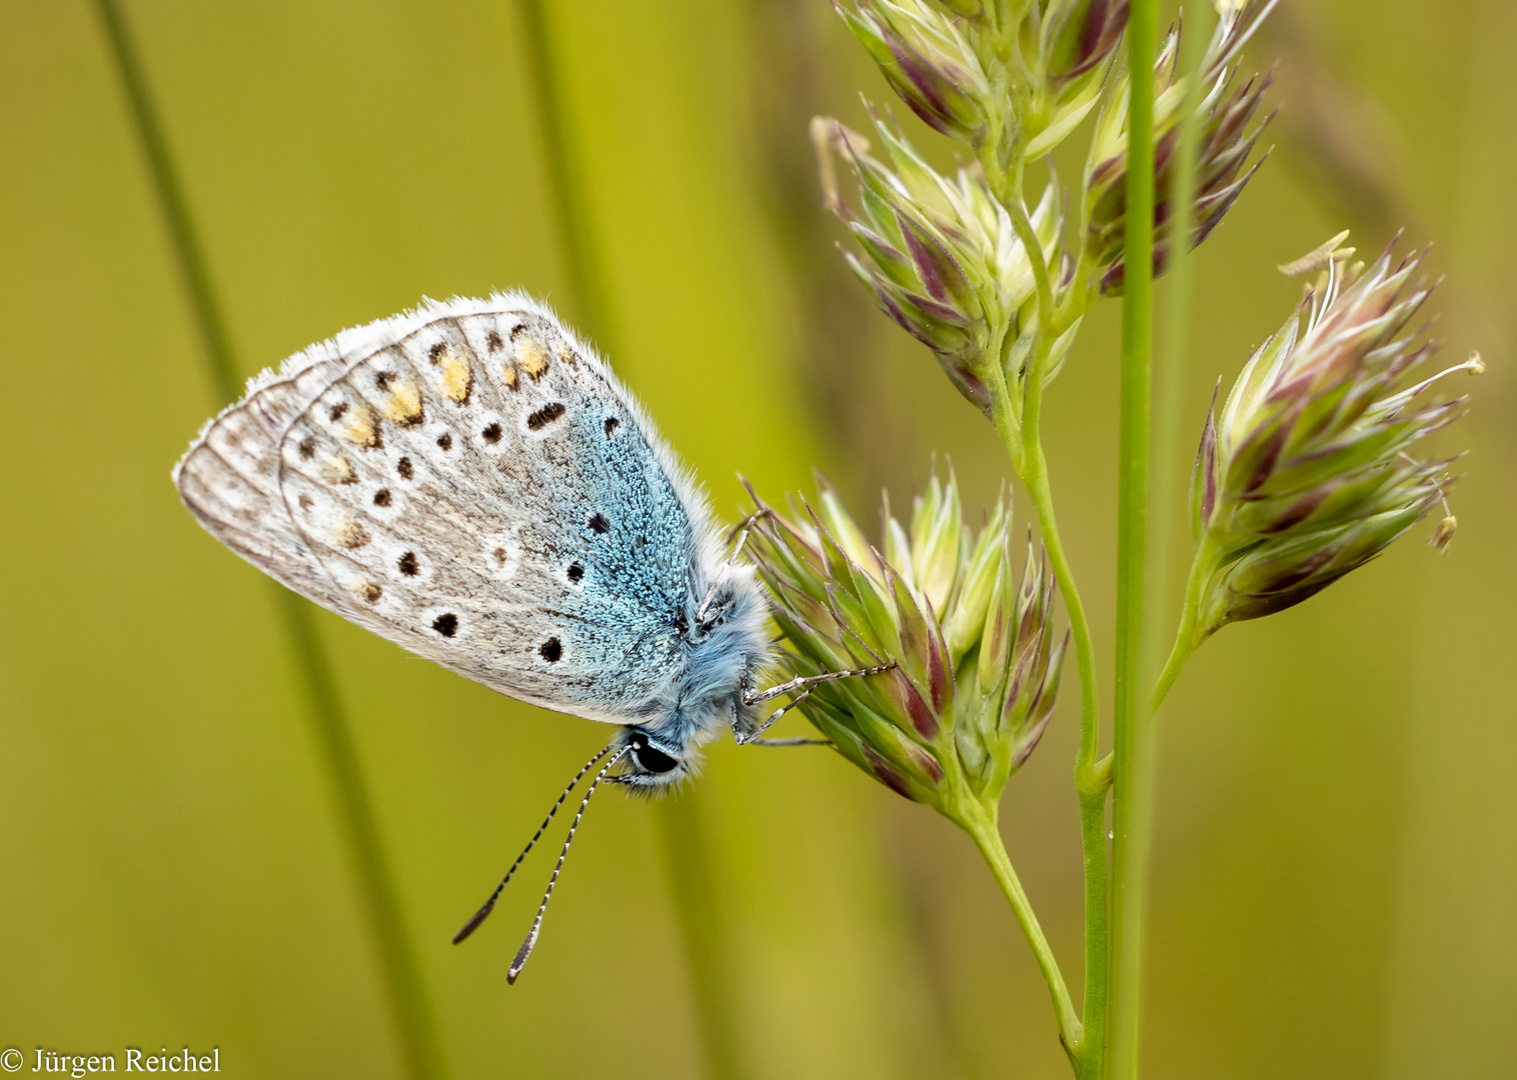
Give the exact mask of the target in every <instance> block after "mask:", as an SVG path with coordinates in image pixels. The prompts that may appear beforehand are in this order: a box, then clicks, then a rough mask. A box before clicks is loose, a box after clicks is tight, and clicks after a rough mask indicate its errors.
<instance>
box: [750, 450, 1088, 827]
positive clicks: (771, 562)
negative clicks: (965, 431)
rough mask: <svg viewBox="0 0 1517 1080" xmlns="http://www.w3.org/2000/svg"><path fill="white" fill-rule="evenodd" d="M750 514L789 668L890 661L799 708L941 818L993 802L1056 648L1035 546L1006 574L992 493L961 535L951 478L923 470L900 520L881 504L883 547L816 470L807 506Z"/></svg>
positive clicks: (1036, 710)
mask: <svg viewBox="0 0 1517 1080" xmlns="http://www.w3.org/2000/svg"><path fill="white" fill-rule="evenodd" d="M755 501H757V499H756V498H755ZM759 511H760V516H759V517H758V518H757V520H756V525H755V533H754V541H753V550H754V553H755V558H756V559H757V561H758V565H759V574H760V576H761V578H762V579H763V581H764V582H765V584H766V585H767V586H768V589H769V591H770V594H771V598H772V610H773V616H774V620H775V622H776V624H777V625H778V626H779V629H780V632H781V634H782V636H783V639H784V641H785V643H786V646H787V650H788V651H787V656H788V659H789V661H790V664H791V666H792V667H793V669H794V670H795V671H796V672H797V673H798V674H802V675H814V674H820V673H822V672H826V671H839V670H843V669H846V668H860V667H873V666H879V665H884V664H894V665H895V666H894V667H893V668H892V669H891V670H890V671H889V672H886V673H884V674H881V675H874V676H869V677H861V678H850V679H839V680H836V681H832V682H826V683H822V684H819V685H817V686H816V687H815V688H814V689H813V690H812V691H811V694H810V696H809V697H807V698H805V699H804V700H803V701H802V702H801V704H800V706H799V707H800V709H801V711H802V712H803V713H804V714H805V715H806V717H807V718H808V719H809V720H810V721H811V723H812V724H813V725H815V726H816V728H817V729H818V730H819V731H821V732H822V733H823V734H825V735H826V736H827V737H828V738H829V739H831V740H832V742H833V744H834V745H835V746H836V747H837V749H838V751H839V752H840V753H841V754H843V756H844V757H846V758H848V759H849V760H850V761H852V762H853V763H854V764H855V765H857V766H858V767H859V768H861V769H863V770H864V771H865V772H867V773H868V774H869V775H871V776H873V777H874V778H875V779H877V780H879V781H880V782H881V783H883V784H885V785H887V786H888V787H890V788H891V789H893V790H894V791H896V792H898V793H900V794H901V795H904V796H905V797H907V798H909V799H913V800H915V801H917V802H923V803H927V804H929V805H932V806H934V807H936V808H937V809H939V810H940V811H942V812H943V813H945V814H948V815H949V816H950V817H955V818H958V817H960V816H962V812H961V808H962V807H963V806H965V805H967V802H966V800H975V801H977V802H979V803H980V804H981V805H982V806H983V807H986V808H988V809H989V810H990V812H991V813H992V814H993V813H994V806H995V804H996V802H997V801H998V800H999V797H1000V793H1001V790H1002V788H1003V787H1004V786H1005V784H1006V780H1007V778H1008V777H1009V776H1010V775H1011V774H1012V773H1013V772H1015V771H1016V769H1017V768H1018V767H1020V766H1021V764H1022V763H1023V762H1024V761H1026V759H1027V756H1028V755H1029V754H1031V753H1032V750H1033V748H1034V747H1036V746H1037V743H1038V740H1039V739H1040V738H1041V737H1042V734H1043V731H1044V730H1045V728H1046V727H1047V725H1048V721H1049V719H1050V717H1051V716H1052V713H1053V706H1054V699H1055V696H1056V694H1057V692H1058V684H1059V674H1060V670H1061V668H1062V664H1063V656H1064V644H1063V643H1062V642H1061V643H1057V644H1056V643H1054V641H1053V638H1052V632H1051V629H1050V625H1049V616H1050V611H1051V608H1052V604H1053V594H1054V585H1053V583H1052V580H1051V578H1050V576H1049V574H1048V573H1047V570H1046V567H1045V566H1044V564H1043V561H1042V558H1041V556H1036V555H1033V554H1031V553H1030V554H1029V559H1028V563H1027V566H1026V569H1025V570H1024V572H1023V575H1022V577H1021V579H1020V582H1019V581H1018V579H1017V578H1016V577H1015V576H1014V574H1013V572H1012V565H1011V559H1010V557H1009V544H1008V539H1007V534H1008V529H1009V526H1010V521H1009V516H1008V510H1007V507H1006V505H1005V503H1004V502H999V503H997V505H996V506H995V507H994V509H993V510H992V511H991V513H990V515H989V517H988V519H987V521H986V523H985V525H984V527H983V528H982V529H980V530H979V531H978V533H973V534H972V533H971V530H970V529H968V528H967V527H966V526H965V524H964V521H963V515H962V508H961V505H960V499H959V493H958V486H957V484H956V483H955V482H954V480H953V478H952V476H951V475H950V476H949V479H948V480H947V481H946V483H945V482H942V481H940V480H938V479H937V478H936V477H934V478H933V479H932V481H931V482H930V483H929V484H928V486H927V489H926V491H925V492H923V493H922V494H921V495H920V496H918V497H917V499H916V500H915V501H914V504H913V507H912V513H911V517H910V520H909V521H907V522H905V523H903V522H901V521H899V520H897V519H896V518H894V517H892V516H891V515H890V513H889V508H888V506H887V507H886V510H885V513H884V515H883V522H884V538H883V542H882V545H881V546H882V547H883V548H884V551H883V552H881V551H880V550H879V548H876V547H875V546H873V545H871V544H870V543H869V542H868V540H867V539H866V538H865V536H864V533H863V531H862V530H861V529H860V528H859V527H858V525H857V524H856V523H855V522H854V520H853V518H852V517H851V516H850V515H849V514H848V512H847V511H846V510H845V509H844V508H843V505H842V502H841V500H840V499H839V498H838V496H837V493H836V492H835V491H833V489H832V488H831V487H830V486H828V485H827V484H826V482H825V481H822V482H820V484H819V491H818V495H817V499H816V504H815V505H814V506H813V505H811V504H809V503H805V502H801V503H799V504H798V505H797V506H795V507H793V509H792V513H791V514H790V515H788V516H787V515H785V514H781V513H779V512H776V511H774V510H772V509H771V508H769V507H767V506H764V505H762V504H760V505H759Z"/></svg>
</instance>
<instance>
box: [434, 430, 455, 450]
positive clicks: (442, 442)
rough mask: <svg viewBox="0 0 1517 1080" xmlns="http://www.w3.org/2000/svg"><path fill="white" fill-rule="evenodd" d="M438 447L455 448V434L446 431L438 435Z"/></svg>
mask: <svg viewBox="0 0 1517 1080" xmlns="http://www.w3.org/2000/svg"><path fill="white" fill-rule="evenodd" d="M437 448H438V449H439V450H451V449H453V436H451V435H449V434H448V433H447V432H446V431H444V432H443V433H442V434H441V435H439V436H437Z"/></svg>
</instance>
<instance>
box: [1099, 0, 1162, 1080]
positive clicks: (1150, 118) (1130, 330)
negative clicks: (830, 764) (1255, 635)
mask: <svg viewBox="0 0 1517 1080" xmlns="http://www.w3.org/2000/svg"><path fill="white" fill-rule="evenodd" d="M1157 24H1158V13H1157V10H1156V4H1155V3H1154V0H1132V3H1131V5H1130V6H1129V8H1128V24H1127V33H1128V38H1127V48H1128V70H1129V71H1131V72H1133V73H1134V77H1133V78H1132V80H1131V96H1130V98H1129V100H1128V139H1129V143H1128V161H1129V166H1128V173H1127V222H1128V225H1127V230H1126V237H1125V250H1124V253H1123V262H1124V265H1125V267H1126V271H1125V274H1126V278H1125V283H1124V299H1123V302H1122V365H1121V368H1122V384H1121V406H1120V413H1121V421H1120V430H1119V434H1118V445H1119V448H1118V469H1117V642H1116V679H1115V683H1114V694H1113V713H1112V731H1113V759H1112V781H1113V791H1112V834H1113V835H1112V972H1111V982H1110V985H1109V987H1108V1022H1109V1024H1110V1032H1109V1035H1110V1040H1111V1056H1110V1058H1109V1061H1108V1068H1109V1070H1110V1075H1111V1076H1112V1077H1113V1078H1114V1080H1133V1078H1134V1077H1136V1076H1137V1070H1138V1019H1139V1008H1138V1007H1139V989H1140V984H1139V963H1140V961H1141V957H1142V950H1141V934H1142V929H1143V902H1142V901H1143V892H1144V886H1145V881H1144V878H1145V876H1146V867H1147V859H1146V851H1147V844H1148V824H1149V819H1150V816H1151V814H1150V806H1151V800H1152V790H1151V783H1150V781H1151V760H1150V755H1149V753H1148V749H1149V745H1150V740H1149V737H1148V736H1149V732H1148V727H1149V724H1148V722H1147V717H1148V704H1149V702H1148V699H1147V698H1146V696H1143V695H1141V694H1140V690H1139V688H1140V686H1141V685H1142V682H1143V670H1144V669H1143V635H1144V631H1145V630H1146V629H1147V618H1146V615H1145V606H1144V605H1145V601H1146V596H1145V585H1146V578H1147V539H1148V509H1149V506H1148V496H1149V490H1148V471H1149V453H1150V447H1149V437H1150V431H1149V425H1150V410H1151V407H1152V400H1151V399H1152V393H1153V386H1152V382H1153V369H1152V365H1153V356H1152V353H1153V253H1154V235H1153V219H1154V137H1153V122H1154V80H1153V77H1152V74H1151V73H1152V72H1153V66H1154V53H1155V47H1156V43H1157V36H1158V26H1157ZM1140 73H1141V75H1142V77H1139V74H1140Z"/></svg>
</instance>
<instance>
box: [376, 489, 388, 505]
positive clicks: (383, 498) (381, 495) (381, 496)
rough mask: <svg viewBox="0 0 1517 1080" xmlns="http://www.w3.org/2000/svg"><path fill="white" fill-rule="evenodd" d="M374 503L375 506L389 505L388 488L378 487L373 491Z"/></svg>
mask: <svg viewBox="0 0 1517 1080" xmlns="http://www.w3.org/2000/svg"><path fill="white" fill-rule="evenodd" d="M374 505H375V506H389V505H390V489H389V488H380V489H379V490H378V491H376V492H375V493H374Z"/></svg>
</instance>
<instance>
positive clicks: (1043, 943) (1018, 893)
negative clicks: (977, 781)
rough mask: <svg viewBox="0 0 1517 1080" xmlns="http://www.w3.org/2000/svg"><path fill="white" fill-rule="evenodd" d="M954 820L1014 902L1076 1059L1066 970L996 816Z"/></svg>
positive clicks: (1076, 1026) (1076, 1021)
mask: <svg viewBox="0 0 1517 1080" xmlns="http://www.w3.org/2000/svg"><path fill="white" fill-rule="evenodd" d="M955 820H956V821H957V822H958V823H959V826H960V827H961V828H962V829H963V830H964V831H965V832H967V833H968V834H969V836H970V838H971V839H972V840H974V844H975V847H977V848H979V849H980V855H981V856H982V857H983V858H984V859H985V864H986V865H987V866H989V867H990V872H991V873H992V874H994V875H995V879H996V884H998V885H1000V886H1001V892H1002V893H1003V894H1005V896H1006V902H1007V903H1009V904H1010V905H1011V910H1012V914H1013V915H1015V916H1016V919H1017V924H1018V925H1019V926H1020V927H1021V928H1022V933H1023V935H1025V936H1026V938H1027V943H1028V944H1029V945H1031V946H1032V954H1033V958H1034V959H1035V960H1036V961H1037V964H1038V970H1039V971H1040V972H1041V973H1042V975H1043V981H1044V982H1045V983H1046V984H1047V985H1048V996H1049V997H1050V998H1051V999H1052V1001H1053V1009H1054V1015H1055V1016H1056V1017H1057V1018H1058V1023H1059V1041H1060V1042H1061V1043H1063V1044H1064V1049H1065V1051H1066V1052H1067V1053H1068V1054H1069V1055H1070V1059H1071V1060H1077V1058H1076V1055H1077V1053H1078V1050H1079V1047H1080V1044H1081V1042H1082V1029H1081V1025H1080V1017H1079V1016H1078V1015H1077V1014H1076V1012H1075V1006H1074V1002H1073V1001H1072V1000H1071V999H1070V997H1069V989H1068V987H1066V986H1065V984H1064V973H1063V972H1062V971H1060V970H1059V961H1058V960H1057V959H1056V958H1055V957H1054V954H1053V949H1052V948H1050V947H1049V944H1048V938H1046V937H1045V936H1044V935H1043V927H1042V926H1041V925H1040V924H1039V923H1038V917H1037V916H1036V915H1035V914H1034V913H1033V910H1032V903H1031V902H1030V901H1029V900H1028V899H1027V893H1026V892H1024V891H1023V890H1022V882H1021V880H1020V879H1019V878H1018V877H1017V872H1016V870H1014V869H1013V868H1012V865H1011V857H1010V856H1009V855H1007V854H1006V844H1005V842H1004V841H1003V840H1002V839H1001V830H1000V829H999V828H997V827H996V823H995V821H994V819H993V818H992V817H991V816H990V815H988V814H986V813H984V811H979V812H977V813H974V812H972V813H970V814H968V815H966V816H965V817H962V818H955Z"/></svg>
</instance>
